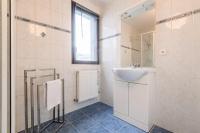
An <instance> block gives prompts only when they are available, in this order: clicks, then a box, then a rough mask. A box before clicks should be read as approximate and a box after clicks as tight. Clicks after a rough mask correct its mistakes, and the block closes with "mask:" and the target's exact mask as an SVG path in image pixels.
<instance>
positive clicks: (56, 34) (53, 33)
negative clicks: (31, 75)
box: [15, 0, 100, 131]
mask: <svg viewBox="0 0 200 133" xmlns="http://www.w3.org/2000/svg"><path fill="white" fill-rule="evenodd" d="M77 2H79V3H80V4H82V5H84V6H86V7H88V8H90V9H91V10H93V11H95V12H97V13H98V14H100V9H99V8H98V7H96V6H94V5H92V4H91V3H89V2H87V1H84V0H77ZM16 16H17V17H16V19H15V22H16V56H15V57H16V130H17V131H20V130H23V129H24V89H23V88H24V84H23V83H24V77H23V76H24V75H23V74H24V73H23V70H25V69H35V68H36V69H38V68H56V70H57V72H58V73H60V74H61V77H64V78H65V104H66V105H65V107H66V109H65V110H66V112H70V111H73V110H75V109H78V108H81V107H83V106H86V105H88V104H91V103H94V102H96V101H98V99H94V100H91V101H88V102H84V103H81V104H77V103H74V101H73V99H74V98H75V95H76V88H75V83H76V82H75V71H76V70H80V69H99V66H98V65H72V64H71V32H70V30H71V0H28V1H27V0H17V1H16ZM43 35H45V36H44V37H42V36H43ZM41 117H42V121H46V120H49V119H50V118H51V117H50V113H48V112H46V111H45V110H44V108H42V116H41Z"/></svg>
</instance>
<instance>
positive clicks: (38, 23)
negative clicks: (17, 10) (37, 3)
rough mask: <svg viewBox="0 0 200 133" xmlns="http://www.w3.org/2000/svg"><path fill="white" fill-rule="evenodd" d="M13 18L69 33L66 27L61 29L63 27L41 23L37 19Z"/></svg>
mask: <svg viewBox="0 0 200 133" xmlns="http://www.w3.org/2000/svg"><path fill="white" fill-rule="evenodd" d="M15 19H17V20H21V21H24V22H28V23H32V24H36V25H40V26H43V27H47V28H51V29H54V30H59V31H63V32H67V33H71V31H69V30H67V29H63V28H60V27H57V26H53V25H49V24H45V23H41V22H38V21H35V20H30V19H27V18H24V17H20V16H15Z"/></svg>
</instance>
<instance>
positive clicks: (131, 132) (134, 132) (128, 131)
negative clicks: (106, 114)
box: [117, 125, 145, 133]
mask: <svg viewBox="0 0 200 133" xmlns="http://www.w3.org/2000/svg"><path fill="white" fill-rule="evenodd" d="M117 133H145V132H144V131H142V130H141V129H138V128H136V127H134V126H132V125H128V126H125V127H123V128H121V129H120V130H119V131H117Z"/></svg>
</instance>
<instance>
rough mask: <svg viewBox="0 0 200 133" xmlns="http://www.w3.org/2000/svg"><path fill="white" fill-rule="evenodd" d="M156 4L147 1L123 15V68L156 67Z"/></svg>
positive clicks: (150, 0)
mask: <svg viewBox="0 0 200 133" xmlns="http://www.w3.org/2000/svg"><path fill="white" fill-rule="evenodd" d="M154 30H155V2H154V1H153V0H146V1H143V2H141V3H140V4H138V5H137V6H135V7H133V8H131V9H129V10H127V11H125V12H123V13H122V14H121V66H122V67H128V66H130V65H133V66H138V67H139V66H141V67H153V66H154Z"/></svg>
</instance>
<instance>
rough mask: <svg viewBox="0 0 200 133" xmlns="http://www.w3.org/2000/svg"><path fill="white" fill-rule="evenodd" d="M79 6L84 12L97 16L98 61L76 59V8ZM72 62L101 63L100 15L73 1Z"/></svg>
mask: <svg viewBox="0 0 200 133" xmlns="http://www.w3.org/2000/svg"><path fill="white" fill-rule="evenodd" d="M76 8H78V9H80V10H82V11H83V12H85V13H87V14H90V15H92V16H95V17H97V61H81V60H76V52H75V43H74V42H75V9H76ZM71 15H72V21H71V22H72V24H71V25H72V64H94V65H98V64H99V27H100V26H99V25H100V23H99V15H98V14H96V13H95V12H93V11H91V10H90V9H88V8H86V7H84V6H82V5H80V4H78V3H76V2H74V1H72V14H71Z"/></svg>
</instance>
